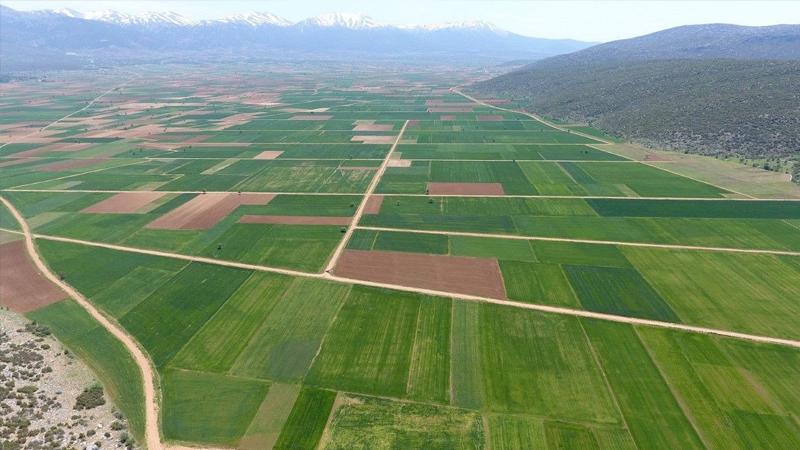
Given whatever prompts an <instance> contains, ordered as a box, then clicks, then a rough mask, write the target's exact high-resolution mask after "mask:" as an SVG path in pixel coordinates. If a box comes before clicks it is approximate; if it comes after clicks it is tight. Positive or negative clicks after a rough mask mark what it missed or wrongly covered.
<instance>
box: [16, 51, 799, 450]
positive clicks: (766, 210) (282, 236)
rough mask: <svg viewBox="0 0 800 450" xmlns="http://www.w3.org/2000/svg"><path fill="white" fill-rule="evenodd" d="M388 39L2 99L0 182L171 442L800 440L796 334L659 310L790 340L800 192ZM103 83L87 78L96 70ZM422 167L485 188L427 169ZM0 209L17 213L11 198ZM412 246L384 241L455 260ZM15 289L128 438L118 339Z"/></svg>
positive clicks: (131, 394) (27, 91)
mask: <svg viewBox="0 0 800 450" xmlns="http://www.w3.org/2000/svg"><path fill="white" fill-rule="evenodd" d="M406 59H408V58H406ZM396 63H397V65H396V66H393V68H392V69H391V70H388V69H387V70H383V69H382V68H378V67H377V66H375V67H373V66H372V65H369V70H366V69H364V68H363V67H356V66H353V65H352V64H347V65H343V64H338V63H334V62H324V63H323V62H307V63H304V64H303V65H293V64H288V63H286V62H284V61H277V60H276V61H274V63H273V64H270V65H269V66H267V65H259V64H255V63H250V62H247V63H245V62H239V63H231V64H230V65H229V66H223V65H214V66H205V65H203V64H196V65H193V66H192V67H191V68H187V67H183V66H178V65H168V66H167V65H164V66H161V65H159V66H155V65H154V66H138V65H137V66H136V67H135V69H136V70H137V71H140V72H141V77H140V78H135V79H132V80H128V79H127V78H126V83H124V84H121V83H120V79H119V75H118V74H116V73H112V71H103V72H102V73H100V72H99V71H98V72H97V73H94V72H92V73H91V74H86V75H84V78H81V77H78V76H77V72H76V73H74V74H70V73H66V72H65V73H63V74H58V75H57V76H56V75H53V79H52V80H51V79H48V82H47V83H44V82H38V81H36V82H34V81H33V80H30V81H26V80H19V81H15V82H14V83H15V84H14V89H11V90H8V92H7V93H6V94H7V95H4V96H2V98H0V125H2V127H0V131H2V133H0V134H3V135H4V136H11V135H13V136H17V138H16V139H15V140H14V142H12V143H10V144H8V145H5V146H3V147H2V148H0V190H2V192H0V195H2V196H3V197H4V198H6V199H8V200H9V201H10V202H11V203H12V204H13V205H15V207H16V208H17V209H19V211H20V212H21V213H22V215H23V216H24V217H25V219H26V221H27V222H28V223H29V225H30V227H31V229H32V230H33V232H34V233H36V234H37V235H38V237H36V239H35V243H36V247H37V250H38V251H39V253H40V254H41V256H42V258H43V259H44V260H45V261H46V263H47V265H48V266H49V267H50V268H51V269H52V271H53V272H54V273H55V274H56V275H57V276H59V277H60V278H61V279H62V280H64V281H65V282H66V283H69V284H70V285H71V286H73V287H74V288H75V289H76V290H78V291H80V292H81V293H82V294H83V295H84V296H85V297H86V298H87V299H88V300H89V301H90V302H92V303H93V304H94V305H96V306H97V308H98V310H99V311H100V312H101V313H102V314H105V315H107V316H108V318H109V319H110V320H112V321H113V322H114V323H116V324H118V325H119V326H120V327H121V328H122V329H123V330H124V331H125V332H127V333H128V334H130V335H131V336H132V337H133V338H134V339H135V341H136V342H137V343H138V344H139V346H140V348H141V349H142V350H143V351H144V352H145V353H146V355H147V356H148V357H149V359H150V361H151V362H152V365H153V369H154V371H155V373H156V376H155V378H154V382H155V385H156V387H157V388H158V392H157V395H156V400H157V403H158V404H157V407H158V410H159V413H160V422H159V426H160V432H161V438H162V439H163V440H165V441H166V442H167V443H168V444H175V445H180V446H189V447H204V446H205V447H214V448H217V447H224V448H241V449H247V450H262V449H270V448H274V449H342V450H343V449H373V448H379V449H405V448H425V449H464V450H468V449H469V450H473V449H475V450H477V449H495V450H497V449H501V450H511V449H529V448H542V449H553V450H555V449H623V450H628V449H630V450H634V449H645V448H648V449H649V448H669V449H690V448H726V449H727V448H741V449H756V448H758V449H761V448H765V449H766V448H770V449H772V448H774V449H793V448H800V421H799V420H798V417H800V393H798V389H797V384H798V380H800V352H799V351H798V350H797V349H796V348H794V347H792V346H787V345H772V344H769V345H768V344H762V343H758V342H754V341H753V340H748V339H738V338H737V339H734V338H723V337H719V335H714V334H704V333H697V332H692V331H683V330H678V329H668V328H665V326H667V325H668V326H674V325H675V324H681V325H688V326H694V327H708V328H713V329H718V330H723V331H731V332H738V333H746V334H752V335H757V336H764V337H773V338H780V339H789V340H792V339H800V326H798V324H800V306H798V302H797V299H800V256H797V252H800V202H798V201H796V199H794V198H791V196H789V195H786V196H785V197H786V198H782V197H783V195H778V194H777V193H783V192H789V190H781V189H775V188H773V187H770V188H769V189H768V191H769V193H770V194H769V196H770V197H774V198H758V197H759V196H758V195H757V194H758V192H761V191H758V190H755V191H754V190H746V192H747V193H752V196H753V197H754V198H744V197H745V195H743V194H740V193H739V192H745V191H744V190H740V187H741V186H740V183H739V182H738V181H737V180H739V179H740V178H737V177H738V176H739V174H738V173H737V174H733V175H731V176H730V177H727V176H726V175H725V173H724V171H722V169H719V170H720V171H721V172H714V174H712V175H713V176H707V175H708V174H706V173H704V172H703V170H707V169H703V170H700V169H697V170H694V171H691V170H690V171H688V172H687V171H686V169H685V168H681V169H680V170H678V169H676V170H675V171H674V172H673V171H672V167H673V166H672V165H670V164H672V162H670V163H663V164H661V163H659V162H658V161H654V160H651V159H646V158H645V156H646V155H643V154H641V153H637V152H634V151H626V150H625V148H624V147H625V146H624V145H620V144H607V143H602V142H600V141H599V140H597V139H609V137H608V136H605V135H603V134H602V133H601V132H599V131H598V130H595V129H593V128H591V127H587V126H583V125H569V124H568V125H566V126H565V127H559V128H555V127H553V126H550V125H548V124H547V123H546V122H543V121H539V120H534V119H533V117H531V116H529V115H523V114H519V113H515V112H512V111H511V110H510V109H511V108H516V107H518V106H519V105H518V104H516V103H513V102H512V103H505V102H502V99H494V100H498V101H499V103H498V104H500V105H505V106H501V108H508V109H497V108H493V107H491V106H488V105H487V104H483V103H475V102H473V101H472V100H470V99H468V98H466V97H464V96H462V95H459V94H458V93H457V92H455V91H453V90H450V88H451V87H452V86H462V85H463V86H466V85H468V84H469V83H470V82H471V81H473V80H475V79H478V78H480V77H484V76H486V75H487V74H488V73H489V72H493V71H495V70H501V69H497V68H486V69H485V70H486V72H482V71H479V70H477V69H475V68H470V67H463V68H462V67H459V68H449V69H448V68H446V67H444V63H443V64H442V65H438V66H437V67H435V68H430V69H420V68H418V67H416V66H413V65H411V64H410V63H409V62H408V61H397V62H396ZM323 68H324V70H322V69H323ZM81 73H83V72H81ZM89 81H92V82H91V83H90V82H89ZM94 81H97V84H96V85H95V83H94ZM112 81H113V82H112ZM120 84H121V86H120V87H119V89H117V90H113V89H112V90H111V91H109V92H107V94H106V95H105V96H103V97H102V98H101V100H102V101H98V102H95V103H93V104H91V105H88V106H87V104H86V103H87V99H92V98H95V97H96V96H97V95H99V93H100V92H95V91H96V90H97V89H98V88H97V86H101V85H102V86H106V85H107V86H109V87H111V86H117V85H120ZM109 87H104V88H103V90H106V89H109ZM68 91H73V92H74V93H73V94H69V95H67V94H65V92H68ZM483 100H486V101H487V102H490V100H492V99H483ZM490 103H491V102H490ZM84 106H86V107H85V108H84V109H82V110H80V111H79V112H77V113H75V114H72V115H69V116H68V117H66V118H64V119H63V120H61V121H58V122H56V123H51V122H52V121H54V120H56V119H59V118H62V117H64V116H67V115H68V114H71V113H73V112H76V110H79V109H80V108H83V107H84ZM404 125H405V131H404V133H403V135H402V136H398V134H399V133H400V130H401V128H403V126H404ZM43 127H47V128H46V129H45V130H44V133H46V135H41V136H39V135H37V133H42V131H41V129H42V128H43ZM8 130H11V131H8ZM579 133H580V134H579ZM584 134H585V135H588V136H589V137H587V136H584ZM28 135H30V136H31V137H30V138H29V137H27V136H28ZM593 137H595V138H597V139H594V138H593ZM34 138H35V139H34ZM395 140H397V142H398V144H397V145H396V146H394V145H393V143H394V142H395ZM0 145H2V144H1V143H0ZM390 151H392V152H393V153H392V155H391V159H392V160H391V161H385V158H387V157H388V156H390V155H389V152H390ZM648 154H649V153H648ZM621 155H624V156H621ZM674 157H675V161H676V162H675V164H676V166H675V167H682V166H681V165H687V164H688V163H686V162H685V161H683V158H682V157H681V155H678V154H674ZM384 163H386V170H385V172H383V173H382V174H381V175H380V178H376V175H377V174H379V173H381V172H382V168H383V167H384ZM703 167H707V166H703ZM677 172H680V173H692V174H693V177H692V178H689V177H686V176H682V175H680V174H678V173H677ZM732 173H733V172H732ZM734 175H736V176H734ZM729 180H733V181H730V182H729ZM428 183H498V184H499V185H500V186H502V188H503V192H504V195H492V196H482V195H431V194H430V193H429V186H428ZM748 183H749V184H748V185H751V184H753V183H755V182H754V181H752V180H751V181H749V182H748ZM370 186H375V187H376V189H375V191H374V192H372V191H371V190H370ZM127 191H141V192H158V193H160V194H163V195H161V196H159V197H158V198H157V199H155V200H153V201H151V202H150V203H148V204H146V205H145V206H141V207H140V206H138V205H137V207H136V208H131V209H130V211H133V212H123V213H115V212H103V213H94V212H90V211H87V210H86V209H87V208H89V207H90V206H92V205H95V204H97V203H99V202H101V201H104V200H107V199H109V198H111V197H112V196H114V195H116V194H119V193H123V192H127ZM225 192H227V193H231V194H232V195H234V196H235V195H238V193H241V194H242V195H245V194H248V193H252V192H260V193H270V194H273V195H274V196H273V197H272V198H271V199H270V200H269V201H268V202H267V201H266V200H265V201H264V204H259V205H241V206H238V207H236V208H234V209H233V210H232V211H230V210H225V211H224V214H222V215H221V217H219V220H218V221H216V222H215V223H211V224H210V225H209V226H203V227H195V228H192V227H191V226H185V227H183V228H182V229H163V228H156V227H150V226H149V225H150V224H151V223H153V222H154V221H155V220H157V219H158V218H160V217H162V216H164V215H165V214H168V213H171V212H174V211H176V210H177V208H182V210H183V209H185V205H187V202H190V201H192V202H193V203H192V204H191V205H195V204H197V201H198V200H202V199H204V198H214V197H213V195H218V194H221V193H225ZM764 192H766V191H764ZM209 193H211V194H213V195H208V196H206V197H203V195H204V194H209ZM370 193H371V194H374V195H373V196H372V197H371V202H374V201H376V200H378V198H376V197H375V195H380V196H382V199H381V203H380V205H379V208H377V211H375V210H373V209H372V207H373V206H375V205H376V204H373V203H370V204H369V206H370V208H367V209H366V210H365V212H364V214H363V215H360V219H359V220H358V223H355V224H354V229H352V230H348V228H349V226H350V225H314V224H309V222H312V223H313V222H314V221H316V220H318V219H325V220H328V219H332V218H333V220H334V223H345V224H349V223H350V221H351V219H352V218H353V217H354V216H356V215H357V214H358V211H361V206H362V202H363V201H364V200H365V195H367V194H370ZM765 196H766V194H765ZM242 198H243V197H242ZM263 198H265V199H266V198H267V197H263ZM191 205H190V206H191ZM123 206H124V205H123ZM245 215H248V216H252V215H255V216H276V218H274V219H270V220H272V221H273V222H281V223H242V222H240V219H241V218H242V217H243V216H245ZM337 221H338V222H337ZM286 222H288V223H286ZM0 228H4V229H9V230H19V229H20V227H19V224H18V223H16V221H15V220H14V219H13V217H12V215H11V214H10V212H9V211H7V210H6V209H5V208H0ZM351 231H352V233H351ZM0 233H4V234H3V235H2V236H0V243H1V242H6V241H8V240H11V239H18V238H21V237H22V236H21V235H20V234H10V233H7V232H0ZM346 237H349V238H348V241H347V242H343V239H345V238H346ZM70 239H72V240H73V241H71V242H70V241H69V240H70ZM65 240H67V241H66V242H65ZM74 240H77V242H76V241H74ZM340 244H342V246H343V247H344V248H346V249H350V250H360V251H367V252H368V251H372V252H385V254H386V255H388V256H387V258H389V259H390V260H391V258H394V257H395V256H396V252H405V253H413V254H416V255H447V256H457V257H460V258H482V259H489V260H493V261H496V262H497V267H499V269H500V274H499V275H500V277H501V278H502V283H503V287H504V288H505V296H503V295H502V291H499V292H500V293H499V294H497V296H498V297H502V298H497V299H492V301H491V302H487V301H479V300H480V298H474V297H464V296H459V295H456V294H452V295H444V294H443V295H441V296H432V295H427V294H429V293H430V292H431V291H424V290H419V289H417V290H415V288H413V287H410V286H409V287H407V288H406V289H404V290H400V289H389V288H387V287H386V286H387V285H385V284H384V285H381V284H380V283H374V282H371V281H369V280H366V279H365V280H362V281H358V280H346V279H343V278H339V277H338V276H337V275H336V274H337V273H339V272H337V271H330V272H324V271H323V270H324V269H325V268H326V267H327V265H328V262H329V260H331V258H333V255H334V254H335V249H337V248H338V247H339V246H340ZM641 244H645V245H641ZM652 244H658V245H656V246H653V245H652ZM109 245H118V246H122V248H121V249H118V250H112V249H110V248H107V246H109ZM104 246H106V247H104ZM687 246H688V247H690V248H684V247H687ZM691 247H703V248H691ZM721 249H727V250H732V251H722V250H721ZM154 251H161V252H166V255H164V256H155V255H154V254H153V253H152V252H154ZM148 252H149V254H148ZM779 252H782V253H780V254H779ZM353 253H354V254H355V253H357V252H353ZM357 254H361V253H360V252H358V253H357ZM392 255H395V256H392ZM192 258H194V259H192ZM397 260H399V258H397ZM419 260H420V261H423V258H420V259H419ZM436 260H437V261H439V260H446V258H436ZM337 262H341V260H335V261H333V263H337ZM492 263H493V262H492ZM419 264H420V267H411V268H408V267H402V266H398V267H397V268H396V269H397V270H398V273H402V272H403V271H405V270H412V271H417V272H413V273H420V272H419V271H425V272H426V273H425V275H429V276H431V277H432V278H436V277H442V278H444V277H445V275H446V276H450V274H445V271H444V269H443V268H441V267H439V266H437V265H436V264H438V263H433V262H431V263H430V264H429V263H427V262H420V263H419ZM333 266H336V264H333ZM287 269H289V270H287ZM366 269H367V270H366V271H365V273H367V274H368V275H375V274H371V273H369V271H370V270H371V269H372V268H370V267H367V268H366ZM437 271H440V272H437ZM428 272H431V273H428ZM4 273H5V272H4ZM381 275H383V274H381ZM458 275H462V274H458ZM465 276H467V275H465ZM468 276H469V277H476V278H480V277H483V276H484V274H482V273H481V274H470V275H468ZM365 277H366V275H365ZM399 279H402V277H400V278H399ZM469 281H474V280H469ZM478 281H480V280H478ZM409 283H410V282H409ZM394 287H395V288H396V287H397V286H394ZM4 289H5V288H4ZM3 292H4V294H3V295H6V294H5V291H3ZM492 295H494V294H492ZM2 300H3V298H0V303H2ZM503 301H505V303H504V302H503ZM545 311H550V312H545ZM585 311H590V312H594V313H602V314H606V315H608V316H611V317H606V318H605V319H602V320H601V319H588V318H585V313H584V312H585ZM27 317H29V318H30V319H31V320H35V321H37V322H39V323H41V324H44V325H46V326H47V327H48V328H49V329H50V330H51V331H52V332H53V334H54V335H55V336H56V337H57V338H59V339H60V340H61V341H62V342H63V343H64V344H65V346H66V347H67V348H68V349H69V350H70V352H71V353H74V354H75V355H77V356H78V357H80V358H82V359H84V360H85V361H86V362H87V363H88V365H89V366H90V367H91V368H92V369H93V370H94V372H95V374H96V377H97V380H98V381H100V382H101V383H102V384H103V386H104V387H105V392H106V393H107V394H108V396H109V398H110V399H111V400H113V401H114V404H115V406H116V407H117V408H118V409H119V410H120V411H121V412H122V414H124V416H125V417H126V419H127V420H128V423H129V424H130V427H131V430H130V431H131V433H132V434H133V435H134V436H135V437H136V439H137V441H139V442H141V441H142V440H143V437H144V436H143V433H144V429H145V427H144V425H145V414H144V411H145V404H144V398H143V394H142V379H141V372H140V371H139V369H138V367H137V366H136V365H135V363H134V360H133V359H132V358H131V356H130V355H129V354H128V352H127V350H126V349H125V347H124V346H123V345H122V344H121V343H120V342H119V341H117V340H116V339H115V338H114V337H113V335H112V334H111V333H109V332H108V331H107V330H106V329H104V328H102V327H101V326H100V324H99V323H98V322H96V321H95V320H94V319H92V318H91V316H90V315H89V314H88V313H87V312H86V311H85V310H84V309H83V308H81V306H80V305H79V304H78V303H76V302H74V301H72V300H62V301H59V302H56V303H53V304H50V305H47V306H45V307H42V308H40V309H37V310H34V311H31V312H28V313H27ZM607 319H614V320H607ZM628 319H647V320H650V321H654V322H652V323H655V324H656V325H658V324H659V323H660V325H661V326H644V325H631V324H630V323H631V322H630V321H629V322H628V323H620V321H622V322H624V321H626V320H628ZM634 323H635V322H634ZM5 363H8V362H5ZM69 406H71V405H66V407H69ZM0 447H2V444H1V443H0Z"/></svg>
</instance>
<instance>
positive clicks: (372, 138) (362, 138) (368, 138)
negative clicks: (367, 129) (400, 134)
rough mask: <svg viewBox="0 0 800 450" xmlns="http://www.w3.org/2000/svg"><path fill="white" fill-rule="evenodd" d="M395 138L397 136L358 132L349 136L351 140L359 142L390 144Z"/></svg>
mask: <svg viewBox="0 0 800 450" xmlns="http://www.w3.org/2000/svg"><path fill="white" fill-rule="evenodd" d="M395 139H397V136H392V135H386V136H378V135H369V134H358V135H355V136H353V137H352V138H350V141H352V142H361V143H363V144H392V143H394V140H395Z"/></svg>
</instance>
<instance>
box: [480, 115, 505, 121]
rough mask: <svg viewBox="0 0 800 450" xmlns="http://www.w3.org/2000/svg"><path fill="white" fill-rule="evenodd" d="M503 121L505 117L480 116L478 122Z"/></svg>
mask: <svg viewBox="0 0 800 450" xmlns="http://www.w3.org/2000/svg"><path fill="white" fill-rule="evenodd" d="M502 120H503V116H498V115H488V116H478V122H501V121H502Z"/></svg>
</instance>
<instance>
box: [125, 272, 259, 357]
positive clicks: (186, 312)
mask: <svg viewBox="0 0 800 450" xmlns="http://www.w3.org/2000/svg"><path fill="white" fill-rule="evenodd" d="M250 274H251V272H250V271H246V270H240V269H231V268H227V267H223V266H216V265H209V264H199V263H192V264H190V265H189V266H187V267H186V268H185V269H183V270H182V271H181V272H179V273H178V274H177V275H175V277H173V278H172V279H171V280H170V281H169V282H167V283H166V284H165V285H163V286H162V287H161V288H160V289H158V290H157V291H156V292H154V293H153V294H152V295H150V296H149V297H148V298H147V299H145V300H144V301H142V302H141V303H139V304H138V305H137V306H136V307H135V308H133V309H132V310H131V311H130V312H128V313H127V314H125V315H124V316H123V317H122V319H120V323H121V324H122V325H123V326H124V327H125V328H126V329H128V330H129V331H130V333H131V334H132V335H133V336H134V337H136V339H137V340H138V341H139V342H140V343H141V344H142V346H143V347H144V348H145V349H146V350H147V352H148V353H149V354H150V357H151V358H152V359H153V362H154V363H155V364H156V366H157V367H161V366H163V365H164V364H166V363H167V362H168V361H169V360H170V359H171V358H172V357H173V356H175V354H176V353H177V352H178V351H179V350H180V349H181V347H183V346H184V344H186V342H187V341H188V340H189V339H190V338H191V337H192V335H193V334H194V333H195V332H196V331H197V330H199V329H200V328H201V327H202V326H203V324H204V323H205V322H206V321H207V320H208V319H209V318H210V317H211V316H212V315H213V314H214V313H215V312H216V311H217V310H218V309H219V308H220V306H221V305H222V304H223V303H225V301H226V300H227V299H228V297H230V295H231V294H232V293H233V292H234V291H235V290H236V289H237V288H238V287H239V285H240V284H241V283H242V282H243V281H244V280H245V279H247V277H248V276H250Z"/></svg>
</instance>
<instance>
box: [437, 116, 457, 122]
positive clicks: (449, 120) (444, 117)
mask: <svg viewBox="0 0 800 450" xmlns="http://www.w3.org/2000/svg"><path fill="white" fill-rule="evenodd" d="M439 120H441V121H443V122H444V121H446V122H452V121H454V120H456V116H453V115H450V114H446V115H444V116H439Z"/></svg>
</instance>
